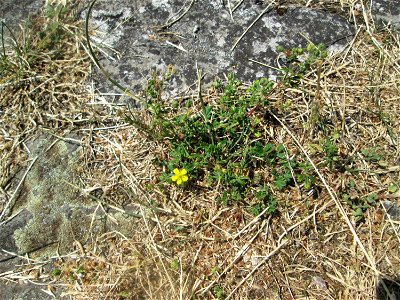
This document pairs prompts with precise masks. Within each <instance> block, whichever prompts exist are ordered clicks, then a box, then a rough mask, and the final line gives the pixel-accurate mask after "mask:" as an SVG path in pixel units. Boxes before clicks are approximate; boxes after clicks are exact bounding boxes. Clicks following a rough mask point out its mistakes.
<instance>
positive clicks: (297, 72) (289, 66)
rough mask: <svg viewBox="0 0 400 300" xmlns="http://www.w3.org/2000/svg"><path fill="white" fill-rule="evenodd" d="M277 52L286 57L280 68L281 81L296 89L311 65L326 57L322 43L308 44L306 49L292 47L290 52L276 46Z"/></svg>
mask: <svg viewBox="0 0 400 300" xmlns="http://www.w3.org/2000/svg"><path fill="white" fill-rule="evenodd" d="M277 51H278V52H283V53H284V54H285V57H286V61H285V63H286V65H285V67H283V68H282V72H283V76H282V78H281V81H282V82H283V83H284V84H285V85H287V86H291V87H297V86H298V85H299V83H300V80H301V79H302V78H303V75H304V74H305V73H306V72H308V71H309V70H310V69H311V67H312V65H313V64H314V63H315V62H317V61H318V60H319V61H321V60H324V59H325V58H326V57H327V56H328V52H327V51H326V46H325V44H323V43H320V44H318V45H314V44H313V43H311V42H310V43H309V44H308V45H307V47H306V48H301V47H294V48H292V49H290V50H285V48H283V47H282V46H278V47H277Z"/></svg>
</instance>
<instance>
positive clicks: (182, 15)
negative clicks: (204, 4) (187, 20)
mask: <svg viewBox="0 0 400 300" xmlns="http://www.w3.org/2000/svg"><path fill="white" fill-rule="evenodd" d="M195 2H196V0H192V2H190V4H189V7H188V8H187V9H186V10H185V11H184V12H183V13H182V14H181V15H180V16H178V17H177V18H176V19H175V20H173V21H171V22H169V23H167V24H165V25H163V26H161V29H167V28H168V27H171V26H172V25H174V24H175V23H176V22H178V21H179V20H180V19H182V18H183V17H184V16H185V15H186V14H187V12H188V11H189V10H190V9H191V8H192V6H193V4H194V3H195Z"/></svg>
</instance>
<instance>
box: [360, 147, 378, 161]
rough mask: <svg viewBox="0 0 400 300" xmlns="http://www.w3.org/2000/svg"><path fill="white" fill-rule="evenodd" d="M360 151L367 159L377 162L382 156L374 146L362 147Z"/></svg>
mask: <svg viewBox="0 0 400 300" xmlns="http://www.w3.org/2000/svg"><path fill="white" fill-rule="evenodd" d="M361 153H362V154H363V156H364V159H365V160H367V161H372V162H378V161H380V160H381V158H382V155H380V154H379V153H378V152H377V150H376V149H375V148H368V149H363V150H361Z"/></svg>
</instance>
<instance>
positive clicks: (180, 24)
mask: <svg viewBox="0 0 400 300" xmlns="http://www.w3.org/2000/svg"><path fill="white" fill-rule="evenodd" d="M185 3H186V4H185ZM189 7H190V6H189V2H186V1H181V0H174V1H169V0H168V1H167V0H152V1H150V0H144V1H137V2H134V3H131V2H130V1H126V0H117V1H111V2H110V1H98V3H97V4H96V5H95V6H94V8H93V11H92V15H91V19H90V20H91V21H90V22H91V27H92V28H97V29H98V33H96V35H93V43H94V44H96V45H97V46H98V47H100V48H102V49H103V51H104V52H106V53H108V55H109V57H107V58H105V57H104V56H102V57H103V58H102V59H101V64H102V65H103V66H104V67H105V69H106V70H107V72H109V73H110V74H111V76H112V77H113V78H115V79H116V80H117V81H119V82H121V83H123V84H124V85H125V86H127V87H129V88H130V89H132V90H133V91H134V92H138V91H140V90H141V89H142V88H143V87H144V86H145V85H146V79H148V78H149V76H150V74H151V71H152V70H156V71H157V72H167V71H168V66H169V65H170V66H172V67H173V68H174V69H176V71H177V74H176V76H173V77H172V78H171V79H170V80H169V81H168V86H167V88H166V91H167V93H166V96H171V97H175V96H178V95H180V94H182V93H183V92H185V91H186V90H188V89H189V87H191V86H193V84H194V83H196V81H197V70H196V65H197V66H198V68H200V69H202V70H203V73H206V74H207V75H206V76H205V78H204V82H205V83H209V82H211V81H212V80H214V78H215V77H216V76H223V74H224V73H227V72H233V73H235V74H236V76H237V78H239V79H240V80H242V81H245V82H249V81H252V80H254V79H256V78H260V77H272V78H274V77H275V76H276V75H278V74H279V73H278V72H277V71H276V70H274V69H271V68H267V67H265V66H262V65H260V64H258V63H255V62H252V61H250V59H252V60H255V61H258V62H261V63H263V64H267V65H272V66H275V67H276V66H277V64H276V63H275V60H276V58H277V55H278V53H277V51H276V48H277V46H283V47H284V48H286V49H290V48H292V47H298V46H303V47H304V46H306V45H307V43H308V42H307V39H306V38H308V39H309V40H311V41H312V42H314V43H315V44H318V43H325V44H326V45H332V44H339V45H343V44H345V43H346V41H347V40H348V39H350V38H351V35H352V34H353V32H354V29H353V28H352V26H351V25H350V24H349V23H347V22H346V20H345V19H343V18H342V17H340V16H338V15H335V14H331V13H328V12H325V11H320V10H313V9H309V8H295V7H290V8H289V9H288V10H287V11H286V12H284V14H282V15H280V14H279V13H278V12H277V11H275V10H273V9H271V10H267V11H265V13H264V14H263V15H262V16H261V17H260V19H259V20H258V21H257V22H255V24H254V25H253V26H252V27H251V28H249V30H248V31H247V33H246V34H245V35H244V36H243V38H242V39H241V40H240V41H239V42H238V43H237V46H236V47H235V48H234V49H233V46H234V45H235V43H236V42H237V41H238V39H239V37H240V36H241V35H242V34H243V33H244V32H245V30H246V29H247V28H248V27H249V26H250V25H251V24H252V23H253V22H254V21H255V20H256V19H257V17H258V16H259V15H260V14H261V13H262V11H263V10H264V9H265V8H266V6H263V5H257V4H252V3H251V1H245V2H243V4H242V5H241V6H239V8H238V9H237V10H235V11H234V12H233V13H232V16H231V15H230V12H229V10H228V8H227V7H226V6H224V5H223V4H222V1H207V2H204V1H196V2H194V3H193V5H192V6H191V7H190V8H189ZM185 10H188V11H187V13H186V14H184V15H183V14H182V12H183V11H185ZM86 12H87V11H85V12H84V13H83V15H82V17H84V15H85V14H86ZM180 15H183V16H182V17H181V18H180V19H179V20H178V16H180ZM174 20H178V21H177V22H176V23H174V24H172V25H171V26H168V27H162V26H163V25H165V24H168V23H171V22H172V21H174ZM99 32H103V33H99ZM110 47H114V48H116V49H117V50H118V51H119V52H120V54H121V57H120V59H118V57H117V55H116V54H115V53H113V52H112V51H110ZM99 57H100V56H99ZM96 78H97V80H98V81H99V87H100V89H101V90H103V91H104V92H111V91H112V87H111V85H109V84H108V83H105V81H106V80H105V79H104V77H103V76H102V75H100V74H99V73H97V76H96Z"/></svg>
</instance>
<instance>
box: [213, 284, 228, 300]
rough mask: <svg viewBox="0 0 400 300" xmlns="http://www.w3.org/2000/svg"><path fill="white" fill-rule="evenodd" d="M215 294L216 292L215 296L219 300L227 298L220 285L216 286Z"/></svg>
mask: <svg viewBox="0 0 400 300" xmlns="http://www.w3.org/2000/svg"><path fill="white" fill-rule="evenodd" d="M213 292H214V296H215V297H216V298H217V299H218V300H220V299H224V298H225V295H224V290H223V289H222V287H221V286H219V285H216V286H214V288H213Z"/></svg>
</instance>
